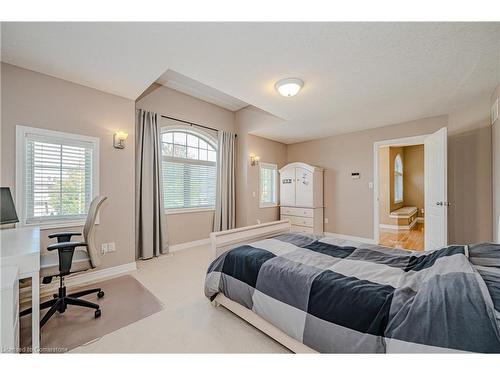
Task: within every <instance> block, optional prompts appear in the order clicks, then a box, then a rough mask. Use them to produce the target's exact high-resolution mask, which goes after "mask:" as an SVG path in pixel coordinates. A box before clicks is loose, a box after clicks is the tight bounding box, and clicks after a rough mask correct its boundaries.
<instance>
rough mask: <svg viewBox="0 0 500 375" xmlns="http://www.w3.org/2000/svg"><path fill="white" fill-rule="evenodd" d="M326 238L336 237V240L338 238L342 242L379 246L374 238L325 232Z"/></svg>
mask: <svg viewBox="0 0 500 375" xmlns="http://www.w3.org/2000/svg"><path fill="white" fill-rule="evenodd" d="M325 236H327V237H335V238H338V239H341V240H349V241H356V242H362V243H366V244H370V245H377V241H375V240H374V239H373V238H366V237H357V236H349V235H347V234H339V233H331V232H325Z"/></svg>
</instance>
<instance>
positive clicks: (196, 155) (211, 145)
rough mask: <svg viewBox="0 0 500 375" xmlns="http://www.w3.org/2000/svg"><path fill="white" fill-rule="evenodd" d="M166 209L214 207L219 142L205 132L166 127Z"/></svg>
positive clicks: (163, 163)
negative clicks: (217, 144)
mask: <svg viewBox="0 0 500 375" xmlns="http://www.w3.org/2000/svg"><path fill="white" fill-rule="evenodd" d="M161 145H162V161H163V162H162V172H163V196H164V204H165V209H167V210H185V209H200V208H201V209H202V208H214V207H215V190H216V182H217V169H216V161H217V146H216V141H215V139H214V138H212V137H211V136H209V135H207V134H205V133H204V132H201V131H198V130H194V129H192V128H187V127H186V128H184V127H175V128H172V127H170V126H169V127H163V128H162V132H161Z"/></svg>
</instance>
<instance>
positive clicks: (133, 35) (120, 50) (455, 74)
mask: <svg viewBox="0 0 500 375" xmlns="http://www.w3.org/2000/svg"><path fill="white" fill-rule="evenodd" d="M2 60H3V61H5V62H8V63H11V64H14V65H18V66H21V67H25V68H28V69H31V70H35V71H38V72H42V73H46V74H49V75H52V76H55V77H59V78H63V79H66V80H69V81H73V82H76V83H80V84H83V85H86V86H90V87H94V88H96V89H100V90H103V91H107V92H110V93H114V94H118V95H121V96H124V97H127V98H131V99H135V98H137V97H138V96H139V95H140V94H141V93H142V92H143V91H144V90H145V89H146V88H147V87H148V86H149V85H150V84H151V83H153V82H155V81H157V80H158V79H160V77H161V76H162V75H163V74H165V72H167V70H172V71H174V72H176V73H177V74H179V75H180V76H181V77H182V76H184V77H185V78H186V79H188V80H190V82H191V83H192V82H198V83H199V84H200V85H201V86H197V85H196V84H195V85H194V86H195V91H196V89H199V88H200V87H204V88H206V87H209V88H213V89H215V90H216V91H218V92H221V93H223V95H224V94H225V95H228V96H229V97H233V98H237V99H236V100H237V101H238V102H240V101H241V102H243V103H248V104H251V105H254V106H256V107H258V108H261V109H263V110H265V111H267V112H269V113H271V114H273V115H275V116H277V117H280V118H282V119H284V122H283V123H282V124H279V125H273V126H269V127H265V128H263V129H259V130H258V131H256V132H255V133H256V134H258V135H262V136H266V137H269V138H272V139H276V140H280V141H283V142H286V143H293V142H297V141H301V140H307V139H313V138H318V137H323V136H326V135H334V134H339V133H345V132H349V131H354V130H360V129H369V128H376V127H379V126H383V125H385V124H391V123H397V122H403V121H409V120H413V119H417V118H422V117H427V116H433V115H439V114H446V113H450V112H451V111H454V110H456V109H458V108H460V107H461V106H463V105H464V103H468V102H470V101H474V100H478V99H485V98H487V97H489V95H490V94H491V92H492V91H493V89H494V87H495V86H496V85H497V84H498V82H499V81H500V23H3V24H2ZM285 77H300V78H302V79H303V80H304V81H305V86H304V89H303V90H302V92H301V93H300V94H299V95H298V96H296V97H293V98H282V97H281V96H279V95H278V94H277V93H276V92H275V90H274V88H273V86H274V83H275V82H276V81H277V80H279V79H281V78H285ZM182 83H183V82H181V83H180V85H182ZM184 83H185V82H184ZM178 84H179V83H178ZM188 86H189V85H188ZM191 89H192V87H191ZM181 91H182V90H181ZM201 91H202V93H203V90H201ZM203 95H207V94H206V93H204V94H203ZM204 100H206V98H205V99H204Z"/></svg>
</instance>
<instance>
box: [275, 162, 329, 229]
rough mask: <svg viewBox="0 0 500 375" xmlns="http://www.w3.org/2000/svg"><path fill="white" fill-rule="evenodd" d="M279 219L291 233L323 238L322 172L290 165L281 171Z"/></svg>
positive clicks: (297, 164)
mask: <svg viewBox="0 0 500 375" xmlns="http://www.w3.org/2000/svg"><path fill="white" fill-rule="evenodd" d="M279 172H280V216H281V219H282V220H283V219H288V220H290V222H291V223H292V231H295V232H302V233H311V234H320V235H321V234H323V169H322V168H318V167H315V166H313V165H309V164H305V163H290V164H288V165H285V166H284V167H283V168H281V169H280V171H279Z"/></svg>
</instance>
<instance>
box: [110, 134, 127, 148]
mask: <svg viewBox="0 0 500 375" xmlns="http://www.w3.org/2000/svg"><path fill="white" fill-rule="evenodd" d="M127 137H128V134H127V133H125V132H122V131H121V130H119V131H117V132H116V133H115V134H113V146H114V147H115V148H119V149H122V148H125V140H126V139H127Z"/></svg>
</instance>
